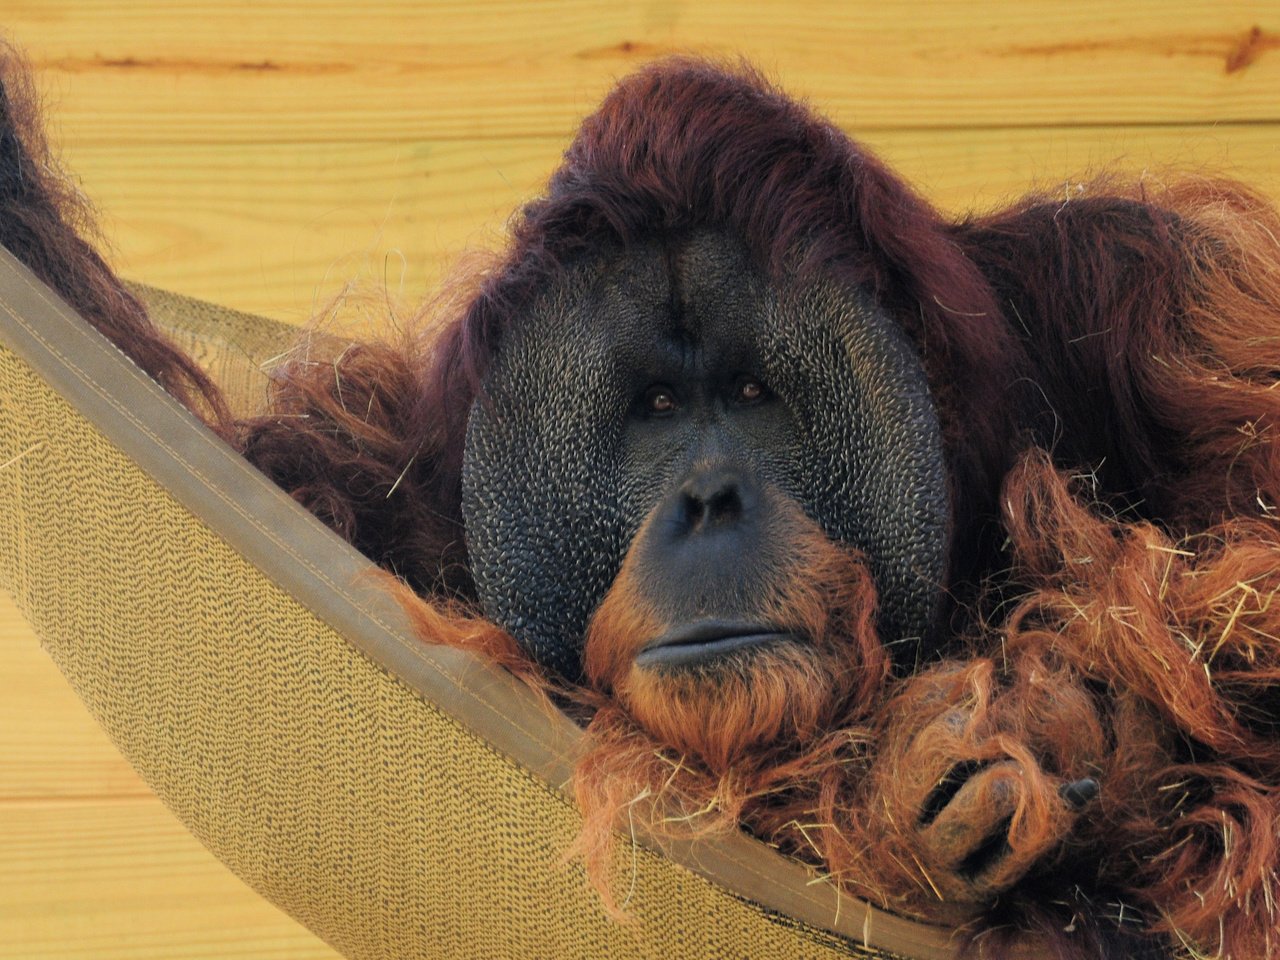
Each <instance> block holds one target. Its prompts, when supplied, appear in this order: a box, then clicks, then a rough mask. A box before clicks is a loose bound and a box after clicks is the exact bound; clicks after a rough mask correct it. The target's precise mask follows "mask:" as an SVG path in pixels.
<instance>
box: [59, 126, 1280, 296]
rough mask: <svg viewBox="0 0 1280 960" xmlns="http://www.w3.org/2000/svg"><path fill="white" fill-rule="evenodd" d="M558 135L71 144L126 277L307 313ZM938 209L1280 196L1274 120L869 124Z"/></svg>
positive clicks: (495, 206)
mask: <svg viewBox="0 0 1280 960" xmlns="http://www.w3.org/2000/svg"><path fill="white" fill-rule="evenodd" d="M568 136H569V132H568V131H566V133H565V136H564V137H562V138H533V139H523V138H501V139H495V140H466V141H439V142H433V141H411V142H404V143H397V144H379V143H345V142H326V143H314V144H293V143H263V144H212V145H195V144H157V145H151V146H149V147H148V148H147V149H142V148H140V147H136V146H135V147H124V146H84V145H80V146H76V147H74V148H71V149H68V151H67V153H66V158H65V159H66V162H67V164H68V166H70V167H71V168H72V169H74V170H76V171H77V173H78V174H79V175H80V178H81V181H82V184H83V189H84V191H85V193H86V194H87V195H88V196H90V197H92V198H94V200H95V201H97V203H98V206H99V207H100V209H101V210H102V211H103V213H104V214H105V217H106V220H105V225H106V229H107V233H108V235H109V236H111V237H112V238H113V240H114V245H115V248H116V251H117V256H116V262H117V266H118V267H119V268H120V269H121V270H122V271H123V272H124V273H125V274H126V275H128V276H131V277H133V278H135V279H138V280H143V281H145V282H147V283H152V284H155V285H158V286H164V287H169V288H172V289H176V290H179V291H181V292H183V293H188V294H191V295H193V296H198V297H203V298H204V299H207V300H212V301H215V302H219V303H225V304H228V305H230V306H234V307H238V308H240V309H243V310H249V311H252V312H257V313H264V314H267V315H269V316H275V317H279V318H281V319H288V320H293V321H301V320H304V319H306V318H307V317H308V316H310V315H311V314H312V312H313V311H314V310H315V308H316V307H317V306H318V305H320V304H323V303H325V302H327V301H328V300H329V299H330V298H331V297H333V296H334V295H335V294H336V293H337V292H338V291H339V290H340V289H341V288H342V286H343V285H344V284H345V283H347V282H348V281H350V280H352V279H359V278H363V279H364V280H365V281H372V282H373V283H375V284H378V285H381V284H383V283H384V281H385V282H386V283H389V285H390V286H391V287H392V288H393V289H394V290H396V291H398V292H402V293H403V295H404V296H405V297H406V298H408V299H409V300H417V299H419V298H420V297H422V296H424V295H425V294H426V293H427V292H428V291H429V290H431V289H432V288H433V287H434V286H435V285H436V284H437V283H438V282H439V280H440V278H441V277H442V276H443V275H444V274H445V273H446V272H447V271H448V269H449V267H450V265H452V264H453V263H454V262H455V261H456V260H457V258H458V257H459V256H460V255H461V254H462V253H464V252H465V251H467V250H476V249H493V248H497V247H500V245H501V243H502V240H503V236H504V228H505V223H506V221H507V218H508V217H509V216H510V214H511V213H512V211H513V210H515V209H516V207H517V206H518V205H519V204H520V203H521V202H523V201H525V200H527V199H529V198H531V197H533V196H535V195H536V194H537V193H538V192H539V190H540V189H541V187H542V185H543V184H544V183H545V181H546V178H547V177H548V176H549V175H550V173H551V171H552V170H553V169H554V168H555V166H556V164H557V163H558V162H559V157H560V154H561V153H562V152H563V150H564V146H565V144H566V142H567V139H568ZM863 140H864V142H865V143H866V144H867V146H868V147H869V148H871V149H872V150H874V151H876V152H878V153H880V154H881V155H882V156H884V158H885V159H886V160H888V161H889V163H890V164H891V165H892V166H893V167H895V168H896V169H897V170H898V171H899V172H900V173H901V174H902V175H903V176H905V177H906V178H907V179H908V180H910V181H912V182H914V183H915V184H916V185H917V187H918V188H919V189H921V190H922V192H924V193H925V195H926V196H928V197H929V198H930V199H931V200H933V201H934V202H935V203H936V204H938V205H939V206H941V207H942V208H943V209H944V210H947V211H949V212H952V213H960V212H963V211H965V210H969V209H973V208H977V209H983V208H989V207H992V206H995V205H998V204H999V203H1000V202H1002V201H1005V200H1008V199H1011V198H1013V197H1016V196H1019V195H1021V194H1022V193H1023V192H1025V191H1026V190H1027V189H1029V188H1030V187H1031V186H1032V185H1039V186H1041V187H1043V188H1046V189H1049V190H1050V191H1051V192H1059V191H1061V189H1062V185H1063V184H1065V183H1066V182H1067V181H1069V180H1070V181H1073V182H1076V181H1078V180H1079V179H1080V178H1081V177H1082V176H1084V175H1087V174H1088V172H1090V171H1097V170H1100V169H1105V168H1115V169H1118V170H1123V171H1127V172H1131V173H1140V172H1142V171H1144V170H1145V171H1148V175H1163V173H1162V171H1166V170H1168V169H1169V168H1176V169H1182V170H1189V171H1192V172H1219V173H1224V174H1230V175H1234V176H1237V177H1240V178H1241V179H1244V180H1246V181H1247V182H1250V183H1252V184H1254V185H1255V186H1257V187H1259V188H1261V189H1262V190H1264V191H1266V192H1268V193H1270V195H1271V196H1273V197H1275V198H1277V199H1280V137H1278V136H1277V129H1276V127H1272V126H1269V125H1263V124H1221V125H1218V126H1215V127H1186V126H1174V127H1166V126H1142V127H1071V128H1061V129H1059V128H1032V129H1017V130H1000V131H987V130H940V131H931V130H905V131H873V132H871V133H869V134H867V135H866V136H864V137H863Z"/></svg>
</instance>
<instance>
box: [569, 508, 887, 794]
mask: <svg viewBox="0 0 1280 960" xmlns="http://www.w3.org/2000/svg"><path fill="white" fill-rule="evenodd" d="M775 527H777V529H774V530H773V531H772V532H773V534H774V536H775V539H777V540H778V542H780V543H785V544H786V550H785V557H784V558H783V559H781V560H780V561H778V564H777V565H778V567H779V568H780V569H778V570H777V573H776V575H775V576H774V578H773V583H772V586H771V587H770V588H769V589H768V590H766V591H763V594H764V595H763V596H762V597H761V598H760V599H759V600H757V601H755V602H753V603H752V604H751V610H750V611H749V614H750V619H751V620H752V621H753V622H756V623H761V624H768V625H770V626H772V627H774V628H777V629H778V631H779V632H780V634H782V635H783V636H780V637H779V639H777V640H776V641H773V642H769V643H764V644H760V645H758V646H753V647H750V648H748V649H745V650H740V651H734V652H732V653H729V654H727V655H725V656H723V657H721V658H719V659H716V660H713V661H711V662H710V663H708V664H702V665H696V666H690V667H682V668H679V669H672V668H667V667H653V666H642V665H640V664H638V663H637V662H636V656H637V654H638V653H639V652H640V651H641V650H643V649H644V647H645V645H646V644H647V643H649V642H651V641H652V640H653V639H654V638H655V637H658V636H660V635H662V634H663V633H664V632H665V631H666V630H668V629H669V628H670V626H671V625H670V624H669V623H668V622H667V620H666V618H665V617H664V616H663V615H661V614H660V613H659V612H658V611H657V610H656V609H655V605H654V604H653V603H652V602H650V601H649V600H648V599H647V598H646V596H645V595H644V590H643V586H642V583H643V578H642V576H640V575H639V574H638V572H637V570H636V569H635V566H636V565H635V564H634V563H633V562H632V556H633V555H634V552H633V554H629V555H628V559H627V561H625V562H624V563H623V567H622V570H621V572H620V573H619V575H618V577H617V579H616V581H615V582H614V585H613V587H612V588H611V589H610V591H609V593H608V594H607V595H606V597H605V599H604V601H603V602H602V603H601V605H600V607H599V609H598V610H597V611H596V614H595V616H594V618H593V619H592V622H591V625H590V628H589V629H588V632H587V640H586V650H585V666H586V671H587V676H588V678H589V679H590V681H591V682H592V684H593V685H594V686H595V687H596V688H597V689H598V690H601V691H602V692H605V693H609V694H611V695H612V697H613V699H614V701H615V702H616V703H617V704H619V705H620V706H621V707H622V708H623V709H624V710H625V711H626V712H627V713H628V714H629V715H630V717H631V718H632V720H634V722H635V723H636V724H637V725H638V726H639V727H641V728H642V729H644V730H645V731H646V732H647V733H648V734H649V735H650V736H652V737H653V738H654V739H655V740H657V741H658V742H659V743H660V744H663V745H666V746H669V747H671V748H673V749H674V750H676V751H678V752H679V753H681V754H683V755H684V756H686V757H691V758H696V759H697V760H699V761H701V763H702V764H704V765H705V766H706V768H707V769H708V770H709V771H710V772H714V773H723V772H725V771H727V770H728V769H730V768H731V767H733V766H734V765H735V764H736V763H737V762H739V761H740V760H742V759H743V758H744V757H746V756H748V755H752V756H754V757H755V758H757V759H758V757H759V754H760V753H761V752H762V751H769V752H772V751H773V750H776V749H802V748H803V747H804V745H805V744H806V743H808V742H809V741H811V740H812V739H813V738H814V737H815V736H817V735H819V734H821V733H822V732H824V731H828V730H830V729H831V728H832V727H833V726H834V725H836V724H837V723H839V722H842V721H846V720H847V718H848V717H849V716H850V715H859V714H860V713H861V712H862V710H860V709H859V705H861V706H862V707H863V708H864V709H869V708H870V707H871V706H873V702H872V701H873V699H874V697H875V693H876V691H878V690H879V689H881V685H882V684H883V682H884V679H885V677H886V676H887V675H888V672H889V658H888V656H887V654H886V652H885V649H884V646H883V645H882V644H881V642H880V639H879V636H878V635H877V633H876V629H875V611H876V592H875V586H874V582H873V580H872V578H871V575H870V572H869V571H868V569H867V566H866V563H865V561H864V559H863V558H862V556H861V554H859V553H858V552H857V551H856V550H854V549H852V548H850V547H847V546H844V545H841V544H837V543H834V542H833V541H831V540H830V539H828V538H827V536H826V535H825V534H824V533H823V532H822V531H821V530H820V529H819V528H818V526H817V524H815V523H814V522H813V521H812V520H809V519H808V518H807V517H805V516H804V515H803V513H801V511H800V510H799V508H798V507H794V506H789V508H784V513H783V517H782V520H781V521H780V522H779V523H778V524H775ZM643 534H644V531H643V530H642V531H641V533H640V534H639V535H638V536H643Z"/></svg>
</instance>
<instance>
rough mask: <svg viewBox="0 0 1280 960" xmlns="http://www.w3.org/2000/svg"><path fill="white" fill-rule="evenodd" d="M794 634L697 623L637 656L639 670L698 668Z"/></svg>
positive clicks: (754, 625)
mask: <svg viewBox="0 0 1280 960" xmlns="http://www.w3.org/2000/svg"><path fill="white" fill-rule="evenodd" d="M795 639H796V637H795V635H794V634H792V633H789V632H787V631H783V630H778V629H777V628H776V627H772V626H768V625H762V624H759V623H744V622H741V621H736V620H698V621H695V622H693V623H682V624H680V625H679V626H677V627H672V628H671V629H670V630H668V631H667V632H666V633H664V634H662V635H661V636H659V637H658V638H656V639H655V640H653V641H652V642H650V643H649V644H647V645H646V646H645V648H644V649H643V650H641V651H640V652H639V653H638V654H636V660H635V662H636V666H638V667H666V668H671V667H676V668H679V667H697V666H704V665H706V664H709V663H711V662H713V661H715V660H718V659H720V658H721V657H725V656H728V655H729V654H731V653H737V652H739V651H742V650H750V649H754V648H757V647H762V646H766V645H772V644H775V643H780V642H782V641H786V640H792V641H794V640H795Z"/></svg>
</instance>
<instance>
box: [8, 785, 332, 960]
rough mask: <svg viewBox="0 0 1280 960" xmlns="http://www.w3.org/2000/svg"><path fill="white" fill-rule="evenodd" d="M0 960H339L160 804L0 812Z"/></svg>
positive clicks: (14, 807)
mask: <svg viewBox="0 0 1280 960" xmlns="http://www.w3.org/2000/svg"><path fill="white" fill-rule="evenodd" d="M0 904H2V905H3V906H2V907H0V955H2V956H5V957H15V958H16V957H22V958H24V960H36V958H44V960H71V958H86V957H92V958H95V960H172V958H178V957H182V958H188V960H197V958H198V960H217V958H233V957H242V958H246V960H247V958H254V960H258V958H272V957H277V958H281V960H283V958H304V960H336V958H337V957H338V954H337V953H336V952H335V951H334V950H333V949H332V948H330V947H329V946H327V945H326V944H324V943H323V942H322V941H320V940H319V939H317V938H316V937H315V935H314V934H312V933H310V932H309V931H308V930H306V929H305V928H304V927H302V926H301V925H299V924H298V923H297V922H296V921H294V920H293V919H292V918H290V917H288V916H286V915H285V914H284V913H281V912H280V911H279V910H278V909H277V908H275V907H274V906H272V905H271V904H269V903H268V902H267V901H265V900H263V899H262V898H261V897H260V896H258V895H257V894H256V893H254V892H253V891H252V890H250V889H249V888H248V887H247V886H245V885H244V884H243V883H242V882H241V881H240V880H239V879H237V878H236V877H235V876H234V875H233V874H232V873H231V872H230V871H229V870H227V868H226V867H224V866H223V865H222V864H221V863H219V862H218V861H217V860H215V859H214V858H213V856H212V855H211V854H210V853H209V852H208V851H207V850H205V849H204V847H202V846H201V845H200V844H199V842H198V841H197V840H196V839H195V838H194V837H192V836H191V835H190V834H189V833H187V832H186V830H185V829H184V828H183V827H182V826H181V825H180V824H179V823H178V822H177V821H176V820H175V819H174V818H173V816H172V815H171V814H170V813H169V812H168V811H167V810H166V809H165V808H164V807H163V805H161V803H160V801H159V800H155V799H151V800H141V801H119V802H109V801H100V802H96V803H93V802H68V803H60V804H51V803H47V802H46V803H23V802H17V801H7V802H0Z"/></svg>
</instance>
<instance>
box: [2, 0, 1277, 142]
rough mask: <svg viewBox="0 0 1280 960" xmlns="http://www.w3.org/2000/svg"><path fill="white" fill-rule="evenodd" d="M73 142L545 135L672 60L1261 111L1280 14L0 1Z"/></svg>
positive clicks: (821, 98) (832, 85)
mask: <svg viewBox="0 0 1280 960" xmlns="http://www.w3.org/2000/svg"><path fill="white" fill-rule="evenodd" d="M5 21H6V25H7V29H8V31H9V32H10V34H11V35H13V36H14V37H15V38H16V39H17V40H18V41H19V42H20V43H22V44H23V45H24V46H25V47H26V48H27V49H28V50H29V51H30V54H31V56H32V59H33V61H34V62H35V64H36V65H37V67H38V68H39V69H40V71H41V74H42V76H43V78H44V80H45V82H46V84H47V87H48V89H49V90H50V91H52V92H53V93H54V94H55V96H56V98H57V100H58V101H59V114H60V115H61V117H62V118H63V122H64V124H65V126H66V128H67V129H69V130H73V131H75V136H76V137H77V138H79V139H83V140H86V141H92V142H95V143H123V144H130V143H136V142H138V141H139V140H149V141H152V142H177V141H181V142H188V143H210V142H218V143H225V142H228V141H241V142H257V141H260V140H262V139H264V138H270V139H272V140H276V141H307V140H326V139H331V138H332V137H333V136H334V135H335V133H339V132H340V135H341V136H342V138H343V139H344V140H348V141H353V140H393V141H395V140H402V139H406V138H428V139H440V138H456V139H472V138H476V137H509V136H546V135H551V136H559V135H561V134H562V133H563V131H565V130H569V129H571V128H572V127H573V126H574V125H575V123H576V121H577V120H578V119H579V118H580V117H581V116H582V114H583V113H584V112H585V111H586V110H588V109H589V108H590V107H591V106H592V105H593V104H594V103H595V102H596V101H597V99H598V98H599V97H600V95H601V94H602V93H603V92H604V91H605V89H607V87H608V86H609V84H610V83H611V82H612V80H613V79H614V78H615V77H616V76H618V75H619V74H621V73H625V72H627V71H628V70H631V69H633V68H634V67H635V66H637V65H638V64H640V63H643V62H645V61H648V60H650V59H653V58H654V57H657V56H661V55H664V54H668V53H673V52H697V53H701V54H706V55H711V56H717V57H722V58H736V57H739V56H746V57H747V58H749V59H751V60H753V61H754V62H756V63H758V64H759V65H760V66H761V67H762V68H763V69H765V70H766V71H767V72H768V73H769V74H770V75H772V76H774V77H776V78H777V79H778V80H780V81H781V82H782V83H783V84H784V85H785V86H786V87H787V88H788V89H789V90H791V91H792V92H794V93H796V94H799V95H804V96H808V97H811V98H812V99H813V100H814V102H815V103H816V104H817V105H818V106H820V107H821V108H822V109H823V110H825V111H827V112H829V113H830V114H832V115H833V116H834V117H835V118H836V119H837V120H838V121H839V122H841V123H843V124H846V125H850V126H853V125H856V126H857V127H858V128H859V129H862V130H870V129H902V128H908V127H931V128H937V127H973V126H1040V125H1044V124H1058V125H1061V124H1104V123H1105V124H1135V123H1142V124H1145V123H1155V122H1159V123H1215V122H1219V121H1254V122H1256V121H1273V120H1276V119H1280V98H1277V97H1276V91H1277V90H1278V89H1280V11H1278V10H1277V8H1276V6H1275V4H1274V3H1273V2H1268V0H1262V2H1227V0H1224V2H1215V0H1129V2H1126V3H1124V4H1116V3H1114V2H1111V0H1078V2H1075V3H1070V4H1064V3H1057V2H1049V0H1022V2H1018V0H979V2H972V3H931V4H927V5H926V4H920V3H918V2H917V0H882V2H877V3H865V2H862V3H848V2H845V0H818V2H813V3H806V4H804V5H802V6H796V5H793V4H790V3H784V2H781V0H771V2H754V3H742V2H739V0H708V2H699V3H690V2H679V0H654V2H649V3H643V4H638V3H637V4H623V3H615V4H605V3H598V2H595V0H551V2H542V3H528V2H524V0H507V2H490V3H485V4H483V5H475V4H470V3H462V2H440V0H433V2H424V3H407V2H399V0H381V2H371V3H360V4H353V3H349V2H347V0H310V2H306V3H302V2H284V0H277V2H263V3H247V2H244V0H237V2H229V3H213V2H210V0H174V2H165V3H160V2H137V3H130V4H127V5H126V4H119V3H116V2H114V0H8V2H7V3H6V4H5Z"/></svg>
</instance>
